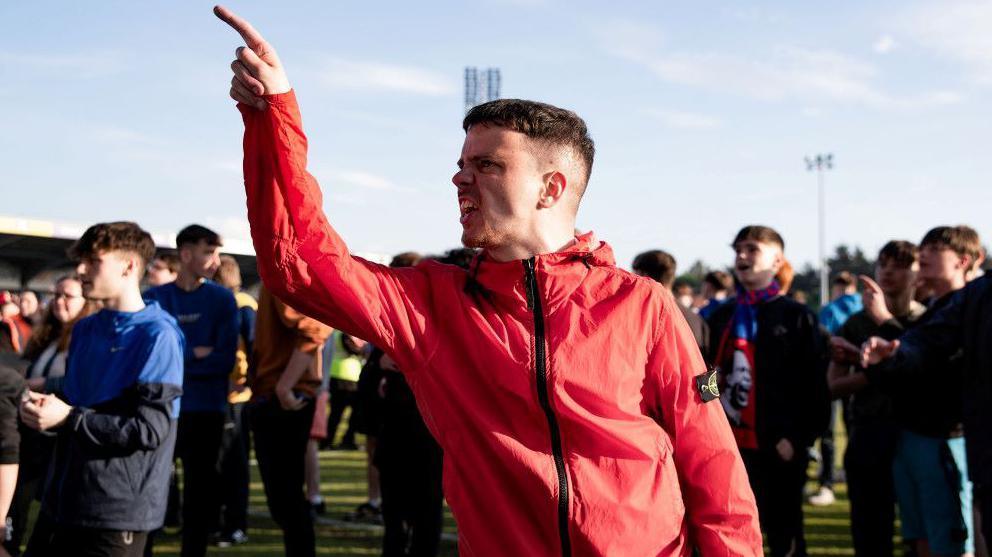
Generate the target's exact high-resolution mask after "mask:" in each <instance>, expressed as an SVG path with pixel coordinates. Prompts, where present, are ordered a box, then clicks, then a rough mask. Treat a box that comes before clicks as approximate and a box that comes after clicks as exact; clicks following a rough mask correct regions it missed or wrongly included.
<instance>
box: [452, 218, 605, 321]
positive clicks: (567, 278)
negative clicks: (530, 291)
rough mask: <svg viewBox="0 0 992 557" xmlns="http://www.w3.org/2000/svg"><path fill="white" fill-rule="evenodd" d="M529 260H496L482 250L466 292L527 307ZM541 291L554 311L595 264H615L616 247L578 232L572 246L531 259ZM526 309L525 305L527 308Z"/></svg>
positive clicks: (548, 309)
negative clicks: (526, 278) (613, 248)
mask: <svg viewBox="0 0 992 557" xmlns="http://www.w3.org/2000/svg"><path fill="white" fill-rule="evenodd" d="M526 261H527V260H515V261H505V262H500V261H495V260H493V259H491V258H489V257H488V256H487V254H486V253H485V252H482V253H480V254H479V255H477V256H476V257H475V259H474V260H473V261H472V264H471V266H470V267H469V277H468V282H467V283H466V291H467V292H469V293H470V294H472V295H473V296H476V297H477V298H485V299H487V300H489V301H490V302H493V303H495V304H497V305H498V306H501V307H505V306H506V305H507V304H508V305H509V306H511V307H519V306H520V305H524V306H526V304H527V286H526V281H525V276H526ZM531 261H533V262H534V270H535V273H536V276H537V285H538V293H539V295H540V296H541V305H542V307H543V309H544V312H545V313H546V314H550V313H552V312H554V311H555V310H556V309H557V308H558V307H559V306H561V304H562V303H563V302H565V301H566V300H567V299H568V298H569V297H570V296H571V295H572V294H573V292H575V290H576V289H577V288H579V287H580V285H581V284H582V281H583V280H584V279H585V278H586V276H587V275H588V274H589V272H590V271H591V269H592V268H593V267H613V266H615V264H616V263H615V260H614V257H613V250H612V249H611V248H610V246H609V245H608V244H606V242H601V241H599V240H597V239H596V237H595V235H594V234H593V233H592V232H587V233H584V234H579V235H577V236H576V237H575V241H574V242H572V243H571V244H570V245H569V246H567V247H565V248H563V249H561V250H559V251H556V252H552V253H546V254H541V255H537V256H534V257H533V258H531ZM525 309H526V308H525Z"/></svg>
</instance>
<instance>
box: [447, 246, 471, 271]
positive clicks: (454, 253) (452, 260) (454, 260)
mask: <svg viewBox="0 0 992 557" xmlns="http://www.w3.org/2000/svg"><path fill="white" fill-rule="evenodd" d="M478 253H479V251H478V250H476V249H473V248H454V249H449V250H448V251H446V252H444V254H443V255H441V256H440V257H438V258H437V261H438V262H440V263H444V264H445V265H454V266H455V267H461V268H462V269H468V268H469V267H470V266H471V265H472V260H473V259H475V256H476V255H477V254H478Z"/></svg>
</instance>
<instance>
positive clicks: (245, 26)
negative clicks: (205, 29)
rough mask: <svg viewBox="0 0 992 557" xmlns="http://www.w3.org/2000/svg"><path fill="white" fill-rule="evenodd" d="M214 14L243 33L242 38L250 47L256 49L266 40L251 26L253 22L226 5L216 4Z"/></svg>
mask: <svg viewBox="0 0 992 557" xmlns="http://www.w3.org/2000/svg"><path fill="white" fill-rule="evenodd" d="M214 15H216V16H217V17H219V18H220V19H221V21H223V22H224V23H226V24H228V25H230V26H231V28H232V29H234V30H235V31H237V32H238V33H239V34H240V35H241V38H242V39H244V40H245V44H247V45H248V48H250V49H252V50H255V47H257V46H259V45H261V44H263V43H264V42H265V39H263V38H262V35H261V34H260V33H259V32H258V31H256V30H255V28H254V27H252V26H251V23H248V21H246V20H245V19H243V18H242V17H241V16H239V15H238V14H236V13H234V12H232V11H231V10H229V9H227V8H225V7H224V6H220V5H217V6H214Z"/></svg>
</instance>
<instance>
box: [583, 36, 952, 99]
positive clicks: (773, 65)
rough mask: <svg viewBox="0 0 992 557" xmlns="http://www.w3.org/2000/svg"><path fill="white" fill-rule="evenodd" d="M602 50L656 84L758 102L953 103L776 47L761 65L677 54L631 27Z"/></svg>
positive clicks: (823, 54)
mask: <svg viewBox="0 0 992 557" xmlns="http://www.w3.org/2000/svg"><path fill="white" fill-rule="evenodd" d="M599 35H600V39H601V40H602V41H603V45H604V48H605V49H606V50H607V51H608V52H610V53H612V54H614V55H616V56H618V57H620V58H623V59H626V60H628V61H630V62H633V63H636V64H639V65H641V66H643V67H645V68H646V69H648V70H649V71H650V72H652V73H654V74H655V75H657V76H658V77H660V78H661V79H663V80H665V81H668V82H671V83H678V84H682V85H686V86H692V87H699V88H703V89H708V90H713V91H719V92H728V93H732V94H737V95H743V96H747V97H751V98H754V99H759V100H763V101H770V102H778V101H786V100H797V101H800V102H804V103H811V102H834V103H848V104H861V105H867V106H871V107H876V108H895V109H908V108H921V107H925V106H932V105H942V104H948V103H952V102H957V101H958V100H959V99H960V97H959V96H958V95H956V94H953V93H950V92H943V91H941V92H928V93H923V94H916V95H892V94H889V93H887V92H885V91H884V90H883V89H881V88H880V87H879V86H878V85H877V83H876V82H877V81H878V71H877V70H876V68H875V67H874V66H873V65H871V64H869V63H867V62H865V61H862V60H858V59H856V58H853V57H850V56H847V55H844V54H842V53H839V52H835V51H831V50H809V49H804V48H797V47H790V46H780V47H777V48H771V49H770V50H769V52H768V54H767V55H766V56H763V57H762V58H760V59H755V58H749V57H746V56H743V55H741V54H736V53H723V52H703V53H700V52H680V51H675V50H673V49H670V48H662V47H659V46H658V45H660V38H659V37H660V33H659V32H657V31H656V30H653V29H652V28H651V27H650V26H645V25H641V24H638V23H632V22H620V23H619V24H613V25H606V26H604V27H603V28H602V30H601V31H599Z"/></svg>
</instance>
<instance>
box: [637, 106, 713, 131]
mask: <svg viewBox="0 0 992 557" xmlns="http://www.w3.org/2000/svg"><path fill="white" fill-rule="evenodd" d="M644 112H645V114H647V115H648V116H651V117H652V118H655V119H657V120H658V121H659V122H661V123H662V124H664V125H665V126H667V127H669V128H673V129H678V130H711V129H714V128H719V127H720V126H721V125H722V122H721V121H720V119H719V118H716V117H714V116H708V115H706V114H698V113H695V112H686V111H682V110H660V109H648V110H645V111H644Z"/></svg>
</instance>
